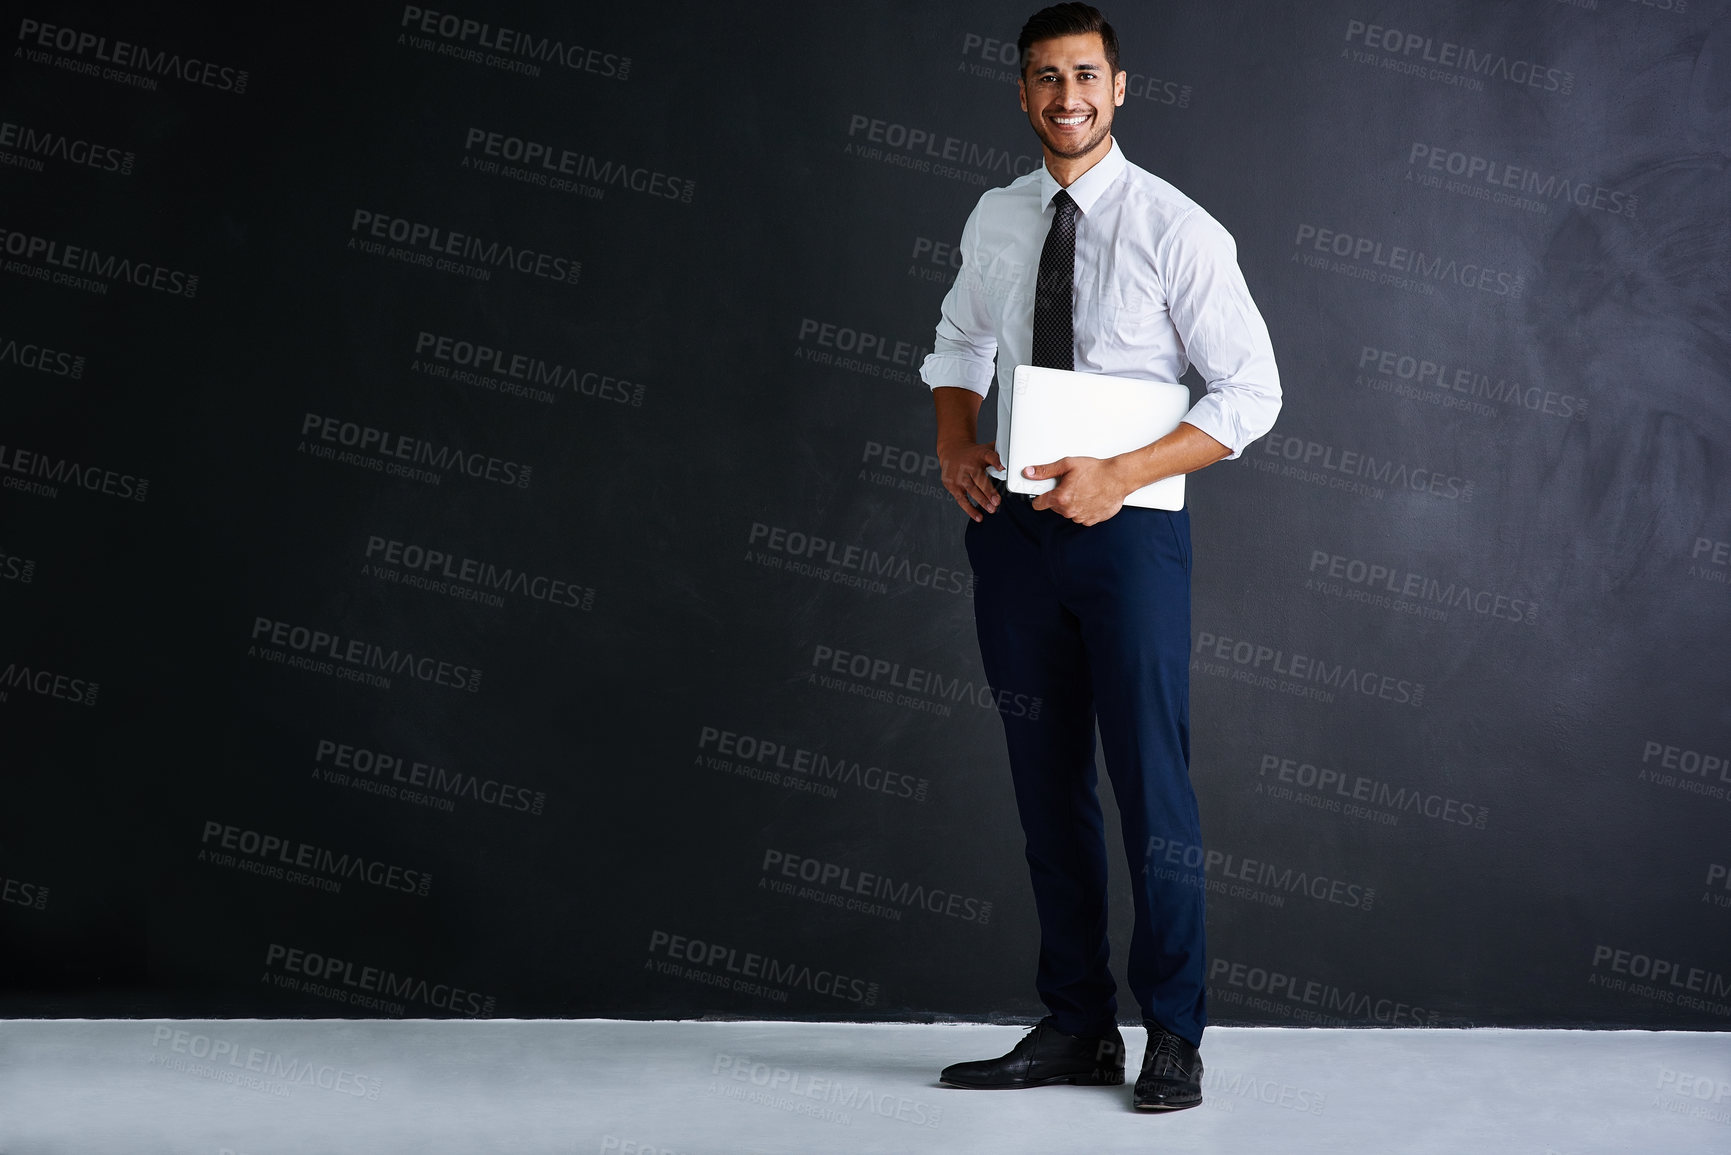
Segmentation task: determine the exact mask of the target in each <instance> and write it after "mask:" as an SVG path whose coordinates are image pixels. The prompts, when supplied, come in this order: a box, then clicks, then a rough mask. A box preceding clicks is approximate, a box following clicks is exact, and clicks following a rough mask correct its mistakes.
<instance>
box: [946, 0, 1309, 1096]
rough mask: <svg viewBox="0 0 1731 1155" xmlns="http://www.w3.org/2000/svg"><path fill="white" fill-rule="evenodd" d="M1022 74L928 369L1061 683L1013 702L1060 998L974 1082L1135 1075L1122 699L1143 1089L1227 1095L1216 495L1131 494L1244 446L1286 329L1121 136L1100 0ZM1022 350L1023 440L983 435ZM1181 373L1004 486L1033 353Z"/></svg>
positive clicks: (1002, 665) (1002, 622) (982, 536)
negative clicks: (1211, 619) (1217, 793)
mask: <svg viewBox="0 0 1731 1155" xmlns="http://www.w3.org/2000/svg"><path fill="white" fill-rule="evenodd" d="M1018 47H1019V48H1020V50H1021V62H1022V72H1021V81H1020V83H1019V85H1018V91H1019V92H1020V94H1021V104H1022V109H1023V111H1024V112H1026V113H1027V116H1028V123H1029V124H1030V125H1031V126H1032V127H1033V130H1034V133H1035V135H1036V136H1038V137H1039V139H1040V145H1041V151H1042V153H1043V154H1044V159H1045V163H1044V164H1043V165H1042V166H1041V167H1040V168H1038V169H1036V170H1034V171H1033V172H1030V173H1028V174H1027V175H1025V176H1023V177H1020V178H1019V179H1017V180H1016V181H1014V182H1013V183H1011V184H1009V185H1007V186H1005V187H1004V188H998V189H992V190H990V191H989V192H987V193H986V194H985V195H984V196H982V197H981V198H980V201H979V204H978V205H976V206H975V208H974V211H973V213H972V214H970V215H969V217H968V220H967V223H966V225H964V226H963V229H962V240H961V257H962V268H961V271H960V273H959V274H958V275H957V278H956V283H955V285H954V286H953V287H952V288H951V290H950V292H949V294H948V295H947V296H946V297H945V298H944V303H943V309H942V318H941V320H940V321H939V323H938V330H937V340H936V342H935V343H934V351H933V352H932V354H931V355H930V356H928V357H927V358H926V360H925V364H924V366H923V367H922V368H921V376H922V377H923V379H924V380H925V382H926V383H927V384H928V385H930V386H931V388H932V399H933V404H934V405H935V407H936V410H937V450H938V457H939V459H940V461H941V462H942V466H943V479H944V485H945V488H947V489H948V490H949V491H950V493H951V494H952V495H953V496H954V497H955V499H956V502H957V504H958V505H959V506H960V507H961V509H962V510H963V512H965V513H966V514H967V515H968V517H969V518H970V519H971V520H970V521H969V523H968V525H967V528H966V539H967V549H968V558H969V560H970V561H971V562H972V564H973V568H974V573H975V575H976V576H977V578H978V586H977V589H976V595H975V598H974V615H975V624H976V627H977V629H978V633H979V640H980V656H981V659H982V661H983V663H984V665H985V669H986V676H987V678H988V680H989V681H990V682H991V684H992V685H993V686H994V687H996V688H998V689H1000V690H1010V691H1014V692H1016V693H1023V694H1029V695H1035V696H1038V697H1039V698H1040V699H1042V702H1043V706H1042V709H1041V711H1040V713H1039V714H1038V716H1037V717H1028V716H1024V717H1012V716H1011V715H1010V714H1008V713H1005V714H1004V716H1003V723H1004V735H1005V740H1006V745H1007V747H1008V751H1009V761H1010V776H1011V780H1012V782H1013V784H1014V787H1015V792H1016V804H1017V808H1018V812H1019V813H1020V815H1021V821H1022V830H1023V833H1024V835H1025V836H1026V839H1027V860H1028V868H1029V873H1030V875H1031V878H1032V881H1033V888H1034V904H1035V908H1036V910H1037V911H1038V913H1039V919H1040V952H1039V966H1038V970H1037V972H1036V975H1035V988H1036V989H1037V990H1038V992H1039V995H1040V999H1041V1001H1042V1002H1044V1003H1045V1005H1046V1008H1047V1009H1048V1011H1050V1012H1051V1013H1050V1014H1048V1015H1047V1016H1046V1017H1045V1018H1044V1019H1042V1020H1041V1021H1040V1023H1039V1024H1038V1025H1037V1026H1035V1028H1034V1029H1033V1030H1032V1031H1030V1032H1029V1033H1028V1034H1027V1036H1026V1037H1024V1038H1023V1039H1022V1041H1021V1042H1020V1043H1018V1044H1017V1045H1016V1047H1015V1048H1014V1049H1013V1050H1012V1051H1010V1053H1009V1054H1007V1055H1003V1056H1001V1057H999V1058H996V1059H986V1060H982V1061H978V1062H968V1063H958V1064H956V1065H954V1066H951V1067H947V1068H945V1070H944V1071H943V1074H942V1075H941V1076H940V1078H941V1080H942V1082H944V1083H945V1084H947V1085H949V1086H954V1087H973V1088H1008V1087H1037V1086H1043V1085H1047V1084H1052V1083H1089V1084H1111V1085H1117V1084H1121V1083H1123V1081H1124V1042H1123V1039H1122V1037H1121V1036H1120V1034H1119V1032H1118V1026H1117V1006H1118V1004H1117V997H1116V984H1115V983H1114V982H1113V979H1112V975H1111V971H1110V969H1109V968H1108V965H1107V959H1108V946H1107V939H1106V845H1105V832H1104V822H1103V819H1102V816H1101V810H1100V802H1099V798H1098V795H1097V793H1096V778H1095V769H1094V733H1095V727H1096V724H1097V725H1098V729H1099V734H1100V744H1101V747H1102V751H1103V753H1104V755H1105V760H1106V769H1107V773H1108V774H1109V775H1110V776H1111V779H1112V788H1113V793H1114V795H1115V797H1116V799H1117V802H1118V809H1119V813H1120V815H1121V816H1122V826H1123V837H1124V846H1125V853H1126V856H1127V858H1128V859H1129V862H1130V870H1131V884H1132V889H1133V892H1134V898H1135V911H1136V916H1135V925H1134V926H1133V928H1132V930H1131V935H1130V953H1129V961H1128V977H1129V981H1130V987H1131V991H1132V993H1133V994H1134V995H1135V997H1136V1000H1137V1002H1138V1003H1140V1004H1141V1011H1142V1020H1143V1025H1144V1026H1145V1027H1146V1028H1147V1032H1148V1047H1147V1050H1146V1051H1145V1052H1144V1056H1143V1063H1142V1070H1141V1075H1140V1077H1139V1078H1138V1079H1137V1081H1136V1088H1135V1094H1134V1098H1133V1102H1134V1104H1135V1106H1137V1107H1138V1108H1142V1109H1145V1110H1157V1111H1158V1110H1175V1109H1179V1108H1183V1107H1193V1106H1195V1105H1196V1104H1198V1103H1200V1102H1201V1101H1202V1060H1201V1056H1200V1053H1199V1051H1198V1048H1199V1047H1200V1045H1201V1042H1202V1031H1203V1027H1204V1026H1205V1024H1206V1021H1207V1008H1206V999H1205V993H1206V992H1205V987H1204V971H1203V967H1204V946H1203V894H1204V889H1205V883H1204V881H1203V879H1202V877H1201V873H1202V868H1201V861H1202V850H1201V846H1202V835H1201V826H1200V819H1199V817H1198V814H1197V808H1196V796H1195V793H1194V791H1193V790H1192V789H1191V786H1190V770H1189V759H1190V724H1189V697H1190V696H1189V652H1190V515H1189V512H1188V510H1178V511H1175V512H1172V511H1166V510H1159V509H1144V508H1140V507H1137V506H1129V507H1126V506H1125V505H1124V504H1123V502H1124V498H1125V497H1126V496H1127V495H1128V494H1130V493H1131V492H1132V491H1134V490H1136V489H1138V488H1140V487H1142V486H1144V485H1147V484H1150V483H1152V482H1154V481H1157V480H1159V479H1161V478H1163V477H1170V476H1174V475H1176V474H1181V473H1190V472H1193V471H1195V470H1197V469H1201V468H1202V467H1203V466H1205V465H1209V464H1211V463H1213V462H1216V461H1220V460H1223V459H1226V458H1229V457H1237V456H1238V455H1239V454H1240V453H1241V452H1243V450H1244V448H1245V446H1247V445H1249V444H1250V443H1251V442H1252V441H1254V440H1256V438H1258V437H1260V436H1262V435H1263V434H1264V433H1266V432H1267V431H1268V430H1269V428H1270V427H1272V426H1273V424H1274V419H1275V416H1276V414H1278V413H1279V411H1280V383H1279V374H1278V372H1277V370H1276V368H1275V364H1274V353H1273V350H1272V349H1271V348H1270V346H1269V341H1268V330H1267V328H1266V326H1264V324H1263V322H1262V317H1261V315H1260V314H1259V313H1258V312H1257V309H1256V305H1255V303H1254V302H1253V301H1252V300H1251V298H1250V292H1249V290H1248V289H1247V288H1246V286H1245V283H1244V277H1243V275H1242V274H1241V273H1240V272H1239V269H1238V264H1237V252H1236V249H1235V247H1234V245H1233V242H1232V238H1231V236H1230V235H1229V234H1228V233H1227V232H1226V230H1225V229H1224V228H1222V227H1221V226H1220V224H1219V223H1218V222H1216V221H1215V220H1214V219H1213V218H1212V217H1210V216H1209V215H1208V214H1207V213H1206V212H1204V211H1203V210H1202V209H1201V208H1200V207H1199V206H1198V205H1197V204H1196V203H1195V202H1194V201H1192V200H1191V199H1190V198H1189V197H1187V196H1185V195H1184V194H1183V193H1181V192H1179V191H1178V190H1177V189H1176V188H1173V187H1172V186H1171V185H1170V184H1168V183H1166V182H1165V181H1164V180H1161V179H1160V178H1159V177H1157V176H1154V175H1153V174H1152V173H1150V172H1148V171H1147V170H1145V169H1142V168H1140V167H1138V166H1136V165H1134V164H1132V163H1130V162H1129V161H1128V160H1126V159H1125V157H1124V154H1123V152H1122V151H1120V149H1119V148H1118V144H1117V142H1116V141H1115V140H1114V139H1113V137H1112V117H1113V113H1114V110H1115V109H1116V108H1118V107H1119V106H1121V105H1122V104H1123V103H1124V86H1125V81H1126V79H1127V77H1126V74H1125V73H1124V72H1122V71H1120V70H1119V68H1118V38H1117V35H1116V34H1115V33H1114V32H1113V30H1112V26H1111V25H1110V24H1108V23H1106V21H1105V20H1104V19H1103V18H1102V17H1101V15H1100V13H1099V12H1098V11H1096V10H1095V9H1093V8H1091V7H1089V6H1088V5H1085V4H1058V5H1055V6H1053V7H1050V8H1046V9H1043V10H1041V11H1040V12H1038V13H1036V14H1035V15H1034V16H1033V17H1032V18H1030V19H1029V21H1028V23H1027V25H1026V26H1025V27H1024V28H1023V29H1022V34H1021V37H1020V39H1019V40H1018ZM994 357H995V358H996V380H997V384H998V426H997V428H998V442H997V444H992V443H981V442H979V441H978V440H977V438H976V428H977V419H978V416H979V410H980V405H981V403H982V401H983V400H984V398H985V396H986V395H987V393H988V392H989V391H990V388H991V385H992V382H993V379H994V373H993V359H994ZM1021 364H1033V365H1046V366H1051V367H1054V368H1059V369H1073V370H1078V371H1081V372H1086V373H1102V374H1110V375H1113V376H1118V377H1131V378H1137V379H1140V380H1149V381H1176V380H1178V378H1179V377H1180V376H1181V375H1182V374H1183V373H1184V372H1185V370H1186V369H1187V368H1188V367H1189V366H1190V365H1195V366H1196V368H1197V371H1198V372H1199V373H1200V374H1201V375H1202V377H1203V379H1204V381H1205V383H1206V387H1207V391H1206V393H1205V395H1204V396H1203V397H1202V398H1201V399H1200V400H1199V401H1197V402H1196V403H1195V404H1194V405H1193V406H1192V407H1191V409H1190V411H1189V413H1188V414H1187V415H1186V416H1185V418H1184V421H1183V422H1182V423H1181V424H1179V426H1178V428H1177V429H1176V430H1175V431H1173V432H1172V433H1170V434H1168V435H1166V436H1164V437H1162V438H1160V439H1159V440H1157V441H1154V442H1152V443H1151V444H1148V445H1145V446H1143V447H1141V448H1139V449H1136V450H1134V451H1132V452H1129V453H1124V454H1120V455H1119V456H1117V457H1112V458H1105V459H1100V458H1090V457H1066V458H1064V459H1062V460H1060V461H1054V462H1050V463H1047V464H1045V465H1039V466H1030V467H1028V471H1027V475H1028V476H1029V477H1031V478H1056V479H1057V486H1056V488H1054V489H1052V490H1051V491H1050V492H1048V493H1044V494H1041V495H1040V496H1038V497H1036V498H1033V499H1031V500H1030V499H1028V498H1026V497H1025V496H1023V495H1020V494H1015V493H1011V492H1009V491H1008V490H1007V489H1006V488H1005V486H1004V481H1003V478H1004V457H1005V455H1006V453H1007V450H1008V446H1007V444H1005V442H1004V438H1005V430H1006V429H1007V428H1008V427H1009V407H1010V401H1011V391H1010V384H1011V381H1012V378H1013V376H1014V372H1015V367H1016V366H1017V365H1021Z"/></svg>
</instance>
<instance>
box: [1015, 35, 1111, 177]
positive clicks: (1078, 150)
mask: <svg viewBox="0 0 1731 1155" xmlns="http://www.w3.org/2000/svg"><path fill="white" fill-rule="evenodd" d="M1125 79H1126V77H1125V74H1124V73H1122V72H1120V73H1118V75H1116V76H1113V75H1112V74H1111V73H1110V72H1108V71H1107V66H1106V48H1105V45H1103V44H1102V43H1101V41H1100V34H1099V33H1098V32H1089V33H1085V34H1083V35H1078V36H1060V37H1059V38H1057V39H1056V40H1040V41H1036V42H1035V43H1033V44H1031V45H1029V46H1028V62H1027V67H1025V68H1023V69H1022V78H1021V81H1020V83H1019V84H1018V86H1017V87H1018V88H1019V89H1020V90H1021V94H1022V111H1024V112H1026V113H1027V114H1028V122H1029V123H1030V124H1032V125H1033V126H1034V132H1035V133H1037V134H1038V135H1039V137H1040V143H1041V144H1043V145H1045V146H1046V150H1047V151H1048V152H1050V153H1051V154H1052V155H1054V156H1061V157H1065V158H1066V159H1074V158H1076V157H1081V156H1086V155H1087V154H1088V153H1090V152H1092V151H1093V150H1094V149H1096V148H1098V147H1099V146H1100V144H1101V143H1102V142H1103V141H1104V140H1105V139H1106V135H1107V134H1108V133H1110V132H1111V131H1112V110H1113V109H1114V108H1116V107H1118V106H1119V105H1121V104H1123V103H1124V81H1125Z"/></svg>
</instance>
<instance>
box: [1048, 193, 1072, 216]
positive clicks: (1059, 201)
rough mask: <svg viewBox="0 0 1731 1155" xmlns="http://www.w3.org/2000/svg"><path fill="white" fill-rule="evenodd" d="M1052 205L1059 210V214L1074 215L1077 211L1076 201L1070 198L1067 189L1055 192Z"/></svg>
mask: <svg viewBox="0 0 1731 1155" xmlns="http://www.w3.org/2000/svg"><path fill="white" fill-rule="evenodd" d="M1052 207H1053V208H1055V209H1057V210H1058V215H1059V216H1074V215H1075V213H1076V202H1075V201H1073V200H1071V199H1070V193H1069V190H1067V189H1059V190H1058V191H1057V192H1056V193H1054V194H1053V196H1052Z"/></svg>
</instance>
